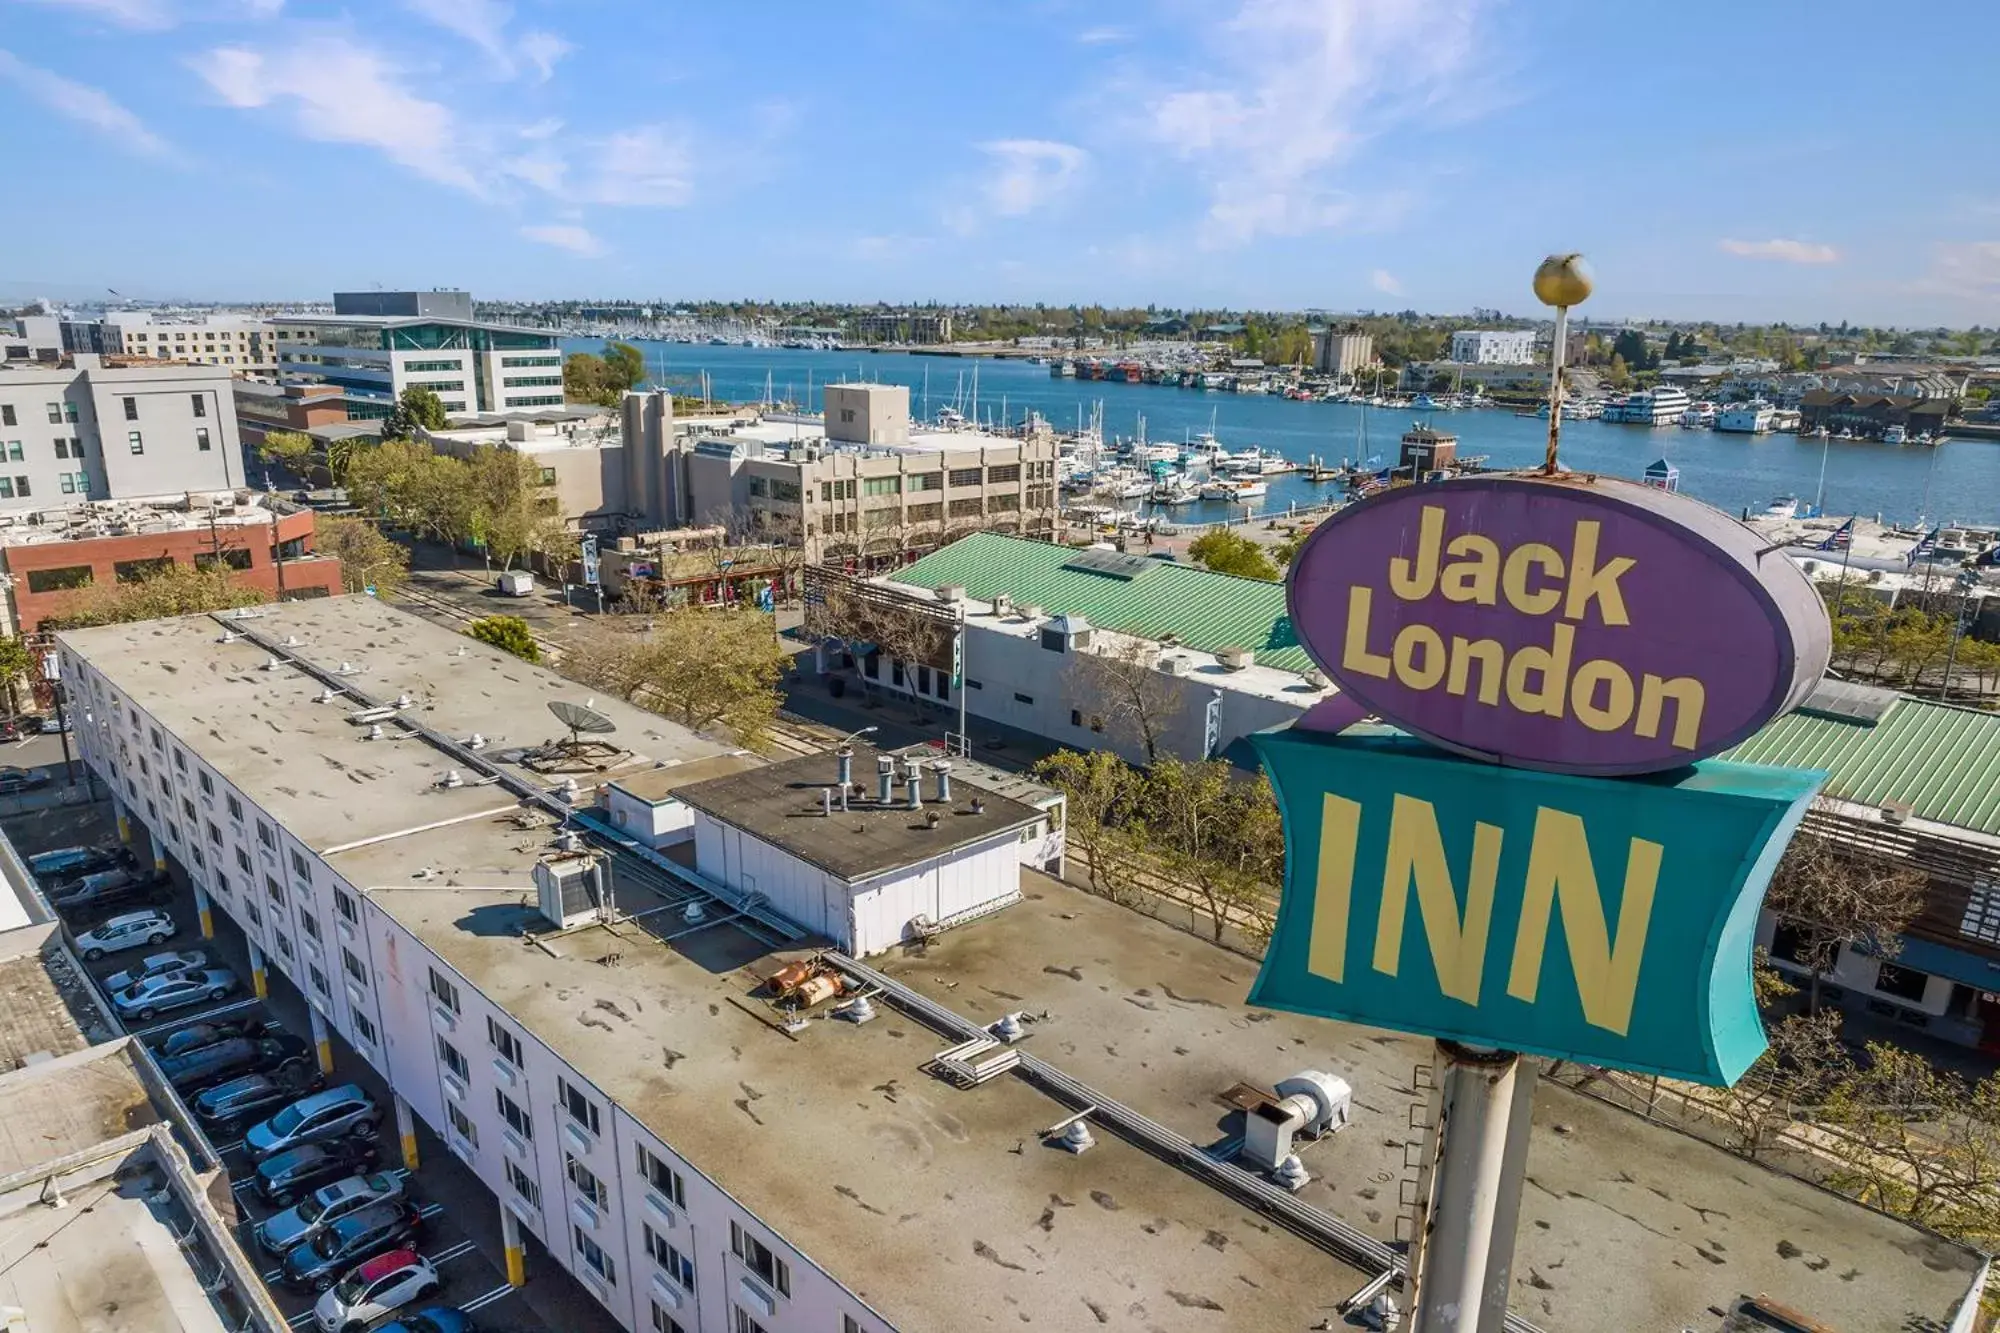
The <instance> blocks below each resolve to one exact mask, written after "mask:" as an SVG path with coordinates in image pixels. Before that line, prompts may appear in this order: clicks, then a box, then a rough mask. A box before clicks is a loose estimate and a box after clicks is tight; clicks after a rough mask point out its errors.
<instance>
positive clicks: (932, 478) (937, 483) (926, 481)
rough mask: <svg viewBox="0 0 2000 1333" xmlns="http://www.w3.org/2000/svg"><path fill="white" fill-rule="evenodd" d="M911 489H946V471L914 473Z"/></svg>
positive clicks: (911, 479)
mask: <svg viewBox="0 0 2000 1333" xmlns="http://www.w3.org/2000/svg"><path fill="white" fill-rule="evenodd" d="M910 489H911V490H913V491H941V490H943V489H944V473H942V472H917V473H913V474H912V475H911V477H910Z"/></svg>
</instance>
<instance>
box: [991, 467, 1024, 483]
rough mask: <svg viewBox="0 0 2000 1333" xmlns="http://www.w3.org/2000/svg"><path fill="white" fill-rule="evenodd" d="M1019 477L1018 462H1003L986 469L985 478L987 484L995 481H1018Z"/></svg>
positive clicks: (1019, 468)
mask: <svg viewBox="0 0 2000 1333" xmlns="http://www.w3.org/2000/svg"><path fill="white" fill-rule="evenodd" d="M1020 479H1021V465H1020V464H1019V463H1003V464H1001V465H1000V466H999V467H990V468H987V469H986V480H987V482H988V483H989V484H990V483H992V482H996V481H1019V480H1020Z"/></svg>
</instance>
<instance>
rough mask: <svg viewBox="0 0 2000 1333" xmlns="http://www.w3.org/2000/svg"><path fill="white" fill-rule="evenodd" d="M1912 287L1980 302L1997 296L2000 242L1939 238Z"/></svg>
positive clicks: (1999, 281) (1988, 300)
mask: <svg viewBox="0 0 2000 1333" xmlns="http://www.w3.org/2000/svg"><path fill="white" fill-rule="evenodd" d="M1912 287H1913V290H1916V291H1920V292H1928V293H1934V294H1936V295H1940V296H1948V297H1951V298H1953V299H1955V300H1960V301H1972V302H1977V303H1979V304H1981V305H1985V304H1990V303H1991V302H1992V301H1994V300H1995V299H1996V298H2000V241H1940V242H1939V243H1938V244H1936V245H1935V246H1933V247H1931V267H1930V272H1929V273H1927V274H1925V275H1924V276H1923V277H1922V278H1921V279H1919V280H1918V281H1917V282H1916V283H1914V284H1912Z"/></svg>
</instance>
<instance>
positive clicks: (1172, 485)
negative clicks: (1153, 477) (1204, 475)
mask: <svg viewBox="0 0 2000 1333" xmlns="http://www.w3.org/2000/svg"><path fill="white" fill-rule="evenodd" d="M1149 498H1150V499H1151V500H1152V502H1153V503H1154V504H1156V505H1184V504H1193V503H1194V502H1195V501H1196V500H1199V499H1200V498H1201V483H1200V482H1198V481H1196V480H1195V479H1194V478H1193V477H1190V476H1189V475H1188V474H1187V473H1185V472H1172V473H1169V474H1167V475H1166V476H1164V477H1162V478H1160V479H1159V480H1158V481H1157V482H1155V483H1154V484H1153V491H1152V495H1151V496H1150V497H1149Z"/></svg>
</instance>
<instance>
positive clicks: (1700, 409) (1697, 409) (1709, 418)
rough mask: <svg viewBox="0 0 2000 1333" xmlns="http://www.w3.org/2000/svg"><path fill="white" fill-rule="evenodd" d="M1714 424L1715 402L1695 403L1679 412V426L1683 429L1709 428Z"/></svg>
mask: <svg viewBox="0 0 2000 1333" xmlns="http://www.w3.org/2000/svg"><path fill="white" fill-rule="evenodd" d="M1714 425H1715V404H1714V403H1707V402H1703V403H1696V404H1694V405H1693V406H1692V407H1690V408H1688V410H1687V411H1685V412H1683V413H1681V427H1682V429H1684V430H1709V429H1712V428H1713V427H1714Z"/></svg>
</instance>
